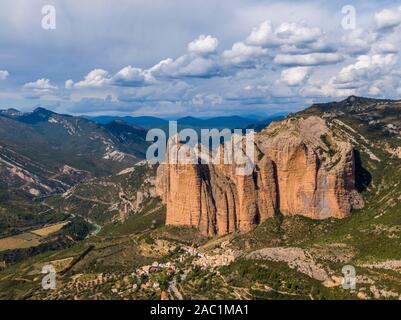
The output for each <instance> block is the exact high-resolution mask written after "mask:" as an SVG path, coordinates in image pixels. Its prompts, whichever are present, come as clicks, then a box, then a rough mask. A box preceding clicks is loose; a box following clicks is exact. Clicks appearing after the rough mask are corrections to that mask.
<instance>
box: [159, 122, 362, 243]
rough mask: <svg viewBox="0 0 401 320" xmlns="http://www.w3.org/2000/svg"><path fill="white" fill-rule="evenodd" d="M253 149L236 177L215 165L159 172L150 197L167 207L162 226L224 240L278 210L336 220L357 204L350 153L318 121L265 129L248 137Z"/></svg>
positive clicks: (343, 141) (164, 167) (350, 149)
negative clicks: (247, 169) (245, 170)
mask: <svg viewBox="0 0 401 320" xmlns="http://www.w3.org/2000/svg"><path fill="white" fill-rule="evenodd" d="M181 147H182V145H181ZM179 149H180V146H178V148H177V152H178V150H179ZM255 150H256V151H255V159H254V162H255V165H254V168H253V170H252V173H251V174H249V175H244V176H241V175H237V174H236V168H237V165H236V164H223V162H222V161H221V164H220V163H218V164H169V163H168V162H167V163H166V164H162V165H160V166H159V168H158V171H157V193H158V194H159V196H160V197H161V198H162V200H163V202H164V203H165V204H166V206H167V218H166V224H167V225H185V226H193V227H196V228H198V229H199V230H200V231H201V232H202V233H203V234H205V235H210V236H212V235H224V234H227V233H231V232H234V231H249V230H251V229H252V228H254V227H255V226H257V225H258V224H260V223H261V222H263V221H264V220H266V219H267V218H268V217H271V216H273V215H274V214H275V213H277V212H278V211H280V212H281V214H283V215H303V216H306V217H310V218H313V219H324V218H328V217H336V218H344V217H346V216H348V215H349V214H350V212H351V209H352V208H355V207H360V206H362V205H363V204H362V203H363V202H362V199H361V197H360V195H359V194H358V193H357V191H356V190H355V168H354V165H355V164H354V151H353V147H352V145H351V144H350V143H349V142H348V141H347V139H346V138H345V137H341V136H339V135H338V134H336V133H335V132H334V131H333V130H331V129H330V128H329V127H328V125H327V124H326V123H325V121H324V120H323V119H321V118H319V117H315V116H312V117H309V118H306V119H303V118H289V119H286V120H284V121H280V122H275V123H272V124H271V125H270V126H269V127H268V128H266V129H264V130H263V131H262V132H260V133H258V134H256V135H255ZM220 152H221V153H222V151H220ZM167 157H168V158H171V157H172V155H171V154H168V155H167ZM221 158H223V156H222V157H221Z"/></svg>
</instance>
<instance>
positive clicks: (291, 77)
mask: <svg viewBox="0 0 401 320" xmlns="http://www.w3.org/2000/svg"><path fill="white" fill-rule="evenodd" d="M309 71H310V68H308V67H295V68H289V69H285V70H283V71H282V72H281V78H280V80H281V82H283V83H284V84H286V85H288V86H299V85H301V84H303V83H305V81H306V80H307V79H308V77H309Z"/></svg>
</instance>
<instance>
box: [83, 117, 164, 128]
mask: <svg viewBox="0 0 401 320" xmlns="http://www.w3.org/2000/svg"><path fill="white" fill-rule="evenodd" d="M85 118H87V119H90V120H92V121H95V122H97V123H100V124H107V123H110V122H112V121H115V120H120V121H124V122H127V123H129V124H133V125H136V126H141V127H144V128H146V127H152V126H156V127H159V126H163V125H166V124H168V120H165V119H161V118H157V117H148V116H143V117H130V116H125V117H118V116H96V117H89V116H85Z"/></svg>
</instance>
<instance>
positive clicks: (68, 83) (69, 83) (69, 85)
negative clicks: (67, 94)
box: [64, 79, 74, 89]
mask: <svg viewBox="0 0 401 320" xmlns="http://www.w3.org/2000/svg"><path fill="white" fill-rule="evenodd" d="M64 86H65V88H66V89H72V88H73V87H74V81H72V80H71V79H69V80H67V81H66V82H65V85H64Z"/></svg>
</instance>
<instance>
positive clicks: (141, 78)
mask: <svg viewBox="0 0 401 320" xmlns="http://www.w3.org/2000/svg"><path fill="white" fill-rule="evenodd" d="M112 80H113V84H116V85H122V86H141V85H146V84H151V83H154V82H155V81H156V80H155V79H154V77H153V76H152V74H151V73H150V72H149V71H148V70H143V69H141V68H134V67H132V66H127V67H125V68H123V69H121V70H120V71H119V72H117V73H116V74H115V75H114V77H113V79H112Z"/></svg>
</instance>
